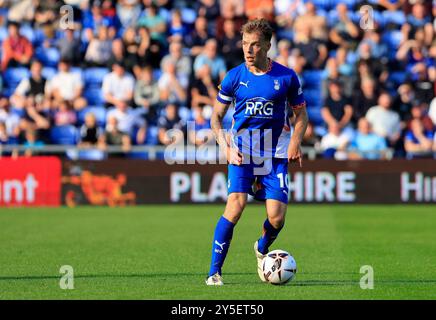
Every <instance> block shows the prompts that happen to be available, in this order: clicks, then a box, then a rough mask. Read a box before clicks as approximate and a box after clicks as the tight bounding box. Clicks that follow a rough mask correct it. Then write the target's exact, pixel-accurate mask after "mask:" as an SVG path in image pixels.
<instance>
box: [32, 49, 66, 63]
mask: <svg viewBox="0 0 436 320" xmlns="http://www.w3.org/2000/svg"><path fill="white" fill-rule="evenodd" d="M35 56H36V58H37V59H38V60H40V61H41V62H42V64H43V65H44V66H47V67H52V68H55V67H57V65H58V63H59V60H60V58H61V54H60V52H59V50H58V49H57V48H38V49H36V52H35Z"/></svg>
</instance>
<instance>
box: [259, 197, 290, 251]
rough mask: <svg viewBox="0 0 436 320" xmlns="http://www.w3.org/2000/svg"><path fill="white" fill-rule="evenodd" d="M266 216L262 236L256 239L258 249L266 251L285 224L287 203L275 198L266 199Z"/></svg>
mask: <svg viewBox="0 0 436 320" xmlns="http://www.w3.org/2000/svg"><path fill="white" fill-rule="evenodd" d="M265 208H266V213H267V218H266V219H265V221H264V223H263V232H262V236H261V237H260V239H259V240H258V247H257V248H258V251H259V252H260V253H262V254H266V253H268V250H269V247H270V246H271V244H272V243H273V242H274V240H275V239H276V238H277V236H278V235H279V233H280V231H281V230H282V228H283V226H284V224H285V216H286V209H287V204H286V203H283V202H281V201H278V200H275V199H266V202H265Z"/></svg>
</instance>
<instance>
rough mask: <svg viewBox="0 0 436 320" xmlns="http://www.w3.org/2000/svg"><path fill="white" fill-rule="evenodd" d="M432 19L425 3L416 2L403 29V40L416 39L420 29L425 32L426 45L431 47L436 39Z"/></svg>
mask: <svg viewBox="0 0 436 320" xmlns="http://www.w3.org/2000/svg"><path fill="white" fill-rule="evenodd" d="M431 19H432V17H431V11H430V10H428V11H427V10H426V8H425V1H423V0H418V1H415V2H414V4H413V6H412V12H411V14H409V15H408V16H407V22H406V23H405V24H404V25H403V26H402V28H401V32H402V33H403V39H410V38H414V37H415V34H416V32H417V31H418V29H422V30H423V32H424V43H425V45H430V44H431V43H432V42H433V37H434V30H433V25H432V21H431Z"/></svg>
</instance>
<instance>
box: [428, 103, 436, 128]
mask: <svg viewBox="0 0 436 320" xmlns="http://www.w3.org/2000/svg"><path fill="white" fill-rule="evenodd" d="M428 115H429V117H430V119H431V120H432V121H433V125H434V126H435V127H436V97H435V98H433V100H432V101H431V103H430V109H429V111H428Z"/></svg>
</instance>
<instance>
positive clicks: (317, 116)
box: [307, 105, 324, 126]
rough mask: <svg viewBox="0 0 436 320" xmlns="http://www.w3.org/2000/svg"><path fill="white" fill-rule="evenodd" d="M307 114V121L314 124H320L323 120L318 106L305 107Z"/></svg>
mask: <svg viewBox="0 0 436 320" xmlns="http://www.w3.org/2000/svg"><path fill="white" fill-rule="evenodd" d="M307 114H308V116H309V121H310V122H311V123H313V124H314V125H316V126H317V125H321V124H323V123H324V120H323V119H322V116H321V109H320V108H318V107H311V106H310V105H309V107H308V108H307Z"/></svg>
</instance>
